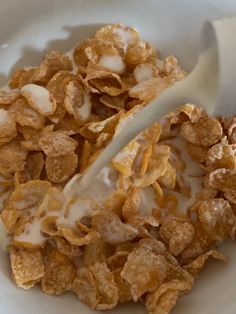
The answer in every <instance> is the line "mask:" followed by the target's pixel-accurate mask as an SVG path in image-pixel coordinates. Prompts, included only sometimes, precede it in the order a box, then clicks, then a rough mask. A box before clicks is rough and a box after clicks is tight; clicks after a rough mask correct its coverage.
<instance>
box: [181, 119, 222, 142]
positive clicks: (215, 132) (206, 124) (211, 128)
mask: <svg viewBox="0 0 236 314" xmlns="http://www.w3.org/2000/svg"><path fill="white" fill-rule="evenodd" d="M181 135H182V136H183V138H184V139H185V140H186V141H188V142H190V143H192V144H195V145H201V146H204V147H208V146H211V145H214V144H216V143H217V142H218V141H219V140H220V139H221V138H222V135H223V130H222V127H221V124H220V122H219V121H218V120H217V119H215V118H201V119H200V120H199V121H198V122H196V123H195V122H193V123H192V122H184V123H183V124H182V126H181Z"/></svg>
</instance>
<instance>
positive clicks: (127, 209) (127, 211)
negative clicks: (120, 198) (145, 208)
mask: <svg viewBox="0 0 236 314" xmlns="http://www.w3.org/2000/svg"><path fill="white" fill-rule="evenodd" d="M140 203H141V194H140V189H139V188H137V187H135V186H134V187H131V188H130V190H129V192H128V197H127V199H126V200H125V203H124V205H123V207H122V216H123V217H124V218H125V220H128V219H129V218H131V217H132V216H135V215H137V214H138V213H139V207H140Z"/></svg>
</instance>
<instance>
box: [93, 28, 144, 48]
mask: <svg viewBox="0 0 236 314" xmlns="http://www.w3.org/2000/svg"><path fill="white" fill-rule="evenodd" d="M95 38H98V39H100V40H102V41H105V42H110V43H112V44H113V45H114V46H117V47H119V48H122V49H123V50H124V51H126V50H127V48H128V47H129V46H130V45H133V44H135V43H136V42H137V41H138V40H139V34H138V32H137V31H136V30H135V29H134V28H131V27H125V26H123V25H121V24H113V25H107V26H104V27H102V28H101V29H100V30H99V31H97V33H96V35H95Z"/></svg>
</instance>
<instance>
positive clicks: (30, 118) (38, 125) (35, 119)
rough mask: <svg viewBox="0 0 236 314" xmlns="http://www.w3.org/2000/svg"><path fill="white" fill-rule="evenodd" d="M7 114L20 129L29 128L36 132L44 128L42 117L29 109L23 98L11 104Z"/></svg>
mask: <svg viewBox="0 0 236 314" xmlns="http://www.w3.org/2000/svg"><path fill="white" fill-rule="evenodd" d="M9 113H10V114H11V116H12V117H13V118H14V120H15V121H16V122H17V123H18V124H19V125H20V126H22V127H30V128H33V129H36V130H38V129H42V128H43V127H44V123H45V118H44V116H42V115H41V114H39V113H38V112H37V111H36V110H34V109H33V108H32V107H30V106H29V105H28V103H27V100H26V99H24V98H23V97H21V98H18V99H17V100H16V101H14V102H13V103H12V105H11V106H10V108H9Z"/></svg>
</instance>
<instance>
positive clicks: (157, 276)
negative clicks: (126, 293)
mask: <svg viewBox="0 0 236 314" xmlns="http://www.w3.org/2000/svg"><path fill="white" fill-rule="evenodd" d="M121 277H122V278H124V279H125V280H126V281H127V282H128V283H129V284H130V285H131V288H130V291H131V296H132V298H133V300H134V301H137V300H138V299H139V298H140V297H141V296H142V295H143V294H144V293H146V292H148V291H154V290H155V289H156V288H157V287H158V286H159V285H161V283H162V282H163V280H164V278H165V277H166V265H165V262H164V261H163V258H162V256H161V255H155V254H154V253H152V252H151V251H149V250H147V249H146V248H138V249H136V250H134V251H133V252H132V253H130V254H129V256H128V260H127V262H126V263H125V266H124V268H123V270H122V272H121Z"/></svg>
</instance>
